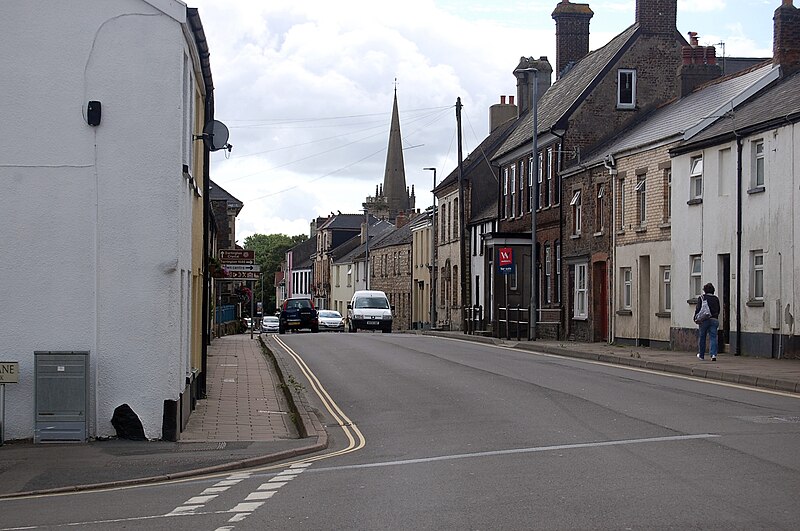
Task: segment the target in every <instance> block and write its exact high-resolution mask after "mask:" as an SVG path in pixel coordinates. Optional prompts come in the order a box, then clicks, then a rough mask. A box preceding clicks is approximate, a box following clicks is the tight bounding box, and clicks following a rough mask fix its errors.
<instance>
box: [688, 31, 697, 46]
mask: <svg viewBox="0 0 800 531" xmlns="http://www.w3.org/2000/svg"><path fill="white" fill-rule="evenodd" d="M689 44H690V45H691V46H692V48H697V45H698V44H699V42H698V40H697V32H696V31H690V32H689Z"/></svg>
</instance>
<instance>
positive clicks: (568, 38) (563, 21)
mask: <svg viewBox="0 0 800 531" xmlns="http://www.w3.org/2000/svg"><path fill="white" fill-rule="evenodd" d="M593 16H594V12H593V11H592V10H591V9H589V4H573V3H571V2H570V1H569V0H561V3H559V4H558V5H557V6H556V8H555V10H554V11H553V14H552V17H553V20H555V21H556V79H561V76H563V75H564V74H565V73H566V70H567V69H568V67H569V66H570V65H571V64H574V63H577V62H578V61H580V60H581V59H583V58H584V57H586V54H588V53H589V21H590V20H591V18H592V17H593Z"/></svg>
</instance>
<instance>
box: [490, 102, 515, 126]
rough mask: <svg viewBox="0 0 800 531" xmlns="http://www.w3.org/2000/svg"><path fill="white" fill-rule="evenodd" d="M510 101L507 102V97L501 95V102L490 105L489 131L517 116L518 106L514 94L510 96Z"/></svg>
mask: <svg viewBox="0 0 800 531" xmlns="http://www.w3.org/2000/svg"><path fill="white" fill-rule="evenodd" d="M508 99H509V100H510V103H506V97H505V96H500V103H495V104H494V105H492V106H491V107H489V133H491V132H492V131H494V130H495V129H497V128H498V127H500V126H501V125H503V124H504V123H506V122H507V121H509V120H511V119H513V118H516V117H517V106H516V105H514V96H509V97H508Z"/></svg>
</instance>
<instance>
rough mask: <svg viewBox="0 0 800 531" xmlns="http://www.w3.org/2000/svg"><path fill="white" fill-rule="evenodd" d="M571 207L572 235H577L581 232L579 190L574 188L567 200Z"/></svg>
mask: <svg viewBox="0 0 800 531" xmlns="http://www.w3.org/2000/svg"><path fill="white" fill-rule="evenodd" d="M569 204H570V206H571V207H572V235H573V236H579V235H580V233H581V191H580V190H576V191H575V193H574V194H573V196H572V201H570V202H569Z"/></svg>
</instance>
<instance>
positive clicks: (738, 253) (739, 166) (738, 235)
mask: <svg viewBox="0 0 800 531" xmlns="http://www.w3.org/2000/svg"><path fill="white" fill-rule="evenodd" d="M741 308H742V137H740V136H739V135H738V134H737V135H736V352H734V355H735V356H741V355H742V310H741Z"/></svg>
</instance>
